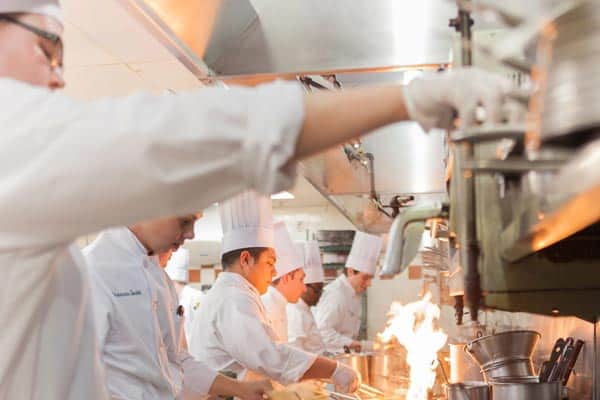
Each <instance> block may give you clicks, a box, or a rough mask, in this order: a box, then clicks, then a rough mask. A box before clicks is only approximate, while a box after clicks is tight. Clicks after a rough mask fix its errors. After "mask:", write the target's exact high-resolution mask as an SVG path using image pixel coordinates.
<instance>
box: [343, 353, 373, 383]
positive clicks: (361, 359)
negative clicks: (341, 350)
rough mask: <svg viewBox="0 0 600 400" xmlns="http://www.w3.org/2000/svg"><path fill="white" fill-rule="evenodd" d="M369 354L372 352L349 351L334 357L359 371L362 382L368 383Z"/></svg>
mask: <svg viewBox="0 0 600 400" xmlns="http://www.w3.org/2000/svg"><path fill="white" fill-rule="evenodd" d="M371 356H372V353H349V354H340V355H337V356H335V359H336V360H337V361H339V362H342V363H344V364H346V365H348V366H350V367H351V368H352V369H354V370H355V371H356V372H358V373H360V376H361V378H362V382H363V383H366V384H367V385H370V384H371V381H370V380H369V362H370V358H371Z"/></svg>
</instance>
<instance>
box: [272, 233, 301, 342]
mask: <svg viewBox="0 0 600 400" xmlns="http://www.w3.org/2000/svg"><path fill="white" fill-rule="evenodd" d="M273 231H274V238H273V241H274V244H275V257H276V259H277V261H276V262H275V271H276V273H275V277H274V278H273V282H272V283H271V285H270V286H269V288H268V289H267V293H265V294H263V295H262V296H261V300H262V302H263V304H264V306H265V311H266V313H267V317H268V318H269V321H271V325H272V327H273V330H275V333H276V334H277V337H278V338H279V340H280V341H282V342H284V343H287V342H288V318H287V311H286V307H287V305H288V304H294V303H297V302H298V300H299V299H300V296H301V295H302V294H303V293H304V292H305V291H306V286H305V285H304V276H305V273H304V258H303V257H302V256H303V254H302V253H300V252H298V249H297V247H296V245H295V244H294V242H293V241H292V238H291V237H290V234H289V232H288V230H287V228H286V227H285V223H283V222H277V223H275V225H274V226H273Z"/></svg>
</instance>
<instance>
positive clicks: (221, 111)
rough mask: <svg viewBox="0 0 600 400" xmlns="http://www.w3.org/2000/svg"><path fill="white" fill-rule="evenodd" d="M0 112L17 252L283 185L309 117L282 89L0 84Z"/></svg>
mask: <svg viewBox="0 0 600 400" xmlns="http://www.w3.org/2000/svg"><path fill="white" fill-rule="evenodd" d="M0 104H2V113H0V126H2V135H0V182H2V186H1V188H0V210H3V211H2V212H1V214H0V215H1V218H0V232H3V234H2V246H8V247H13V248H14V247H20V246H23V245H48V244H53V243H63V242H65V241H70V240H72V239H74V238H76V237H78V236H80V235H83V234H87V233H91V232H97V231H99V230H101V229H103V228H105V227H109V226H116V225H127V224H130V223H134V222H138V221H140V220H145V219H149V218H153V217H161V216H171V215H183V214H188V213H192V212H197V211H198V210H201V209H202V208H204V207H206V206H207V205H209V204H212V203H214V202H215V201H220V200H223V199H226V198H229V197H231V196H233V195H235V194H237V193H238V192H240V191H242V190H244V189H248V188H252V189H255V190H258V191H260V192H263V193H272V192H276V191H280V190H283V189H284V188H288V187H290V186H291V185H292V184H293V180H294V177H295V167H294V166H293V165H291V166H290V164H289V160H290V159H291V157H292V155H293V153H294V150H295V146H296V141H297V137H298V134H299V132H300V130H301V128H302V124H303V120H304V100H303V93H302V89H301V88H300V86H299V85H296V84H293V83H281V82H279V83H274V84H268V85H263V86H259V87H256V88H231V89H229V90H226V89H222V88H212V87H211V88H202V89H199V90H195V91H190V92H187V93H181V94H177V95H172V94H165V95H162V96H154V95H148V94H137V95H134V96H130V97H127V98H120V99H106V100H100V101H93V102H75V101H72V100H71V99H69V98H67V97H66V96H64V95H62V94H59V93H52V92H49V91H48V90H45V89H42V88H34V87H31V86H29V85H26V84H22V83H19V82H16V81H12V80H9V79H0ZM24 242H25V243H24ZM32 242H33V243H32Z"/></svg>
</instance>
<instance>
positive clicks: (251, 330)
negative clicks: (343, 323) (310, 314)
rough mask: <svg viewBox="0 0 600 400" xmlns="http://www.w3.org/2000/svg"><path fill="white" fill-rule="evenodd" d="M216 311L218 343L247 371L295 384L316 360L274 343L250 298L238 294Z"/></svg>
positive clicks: (259, 312)
mask: <svg viewBox="0 0 600 400" xmlns="http://www.w3.org/2000/svg"><path fill="white" fill-rule="evenodd" d="M219 311H220V312H219V315H218V316H217V321H216V323H217V332H218V333H219V335H220V336H219V340H220V341H221V342H222V344H223V347H224V349H225V350H226V351H227V352H228V353H229V355H230V356H231V357H233V358H234V359H236V360H238V362H239V363H240V364H242V365H243V366H244V367H246V368H248V369H251V370H253V371H255V372H258V373H259V374H261V375H264V376H268V377H269V378H271V379H274V380H276V381H279V382H281V383H283V384H289V383H292V382H298V381H299V380H300V379H301V378H302V376H304V374H305V373H306V371H307V370H308V369H309V368H310V366H311V365H312V364H313V363H314V361H315V359H316V358H317V355H315V354H311V353H307V352H305V351H303V350H300V349H297V348H295V347H292V346H290V345H289V344H287V343H281V342H279V343H278V342H276V341H275V338H276V334H275V332H274V331H273V330H272V328H271V327H270V326H269V325H268V323H267V322H266V321H265V320H264V318H263V317H262V315H261V311H260V306H259V304H257V301H256V299H253V298H252V297H251V296H246V295H239V296H238V297H237V298H234V299H231V301H228V302H226V303H225V307H222V309H221V310H219ZM240 327H244V329H243V330H240Z"/></svg>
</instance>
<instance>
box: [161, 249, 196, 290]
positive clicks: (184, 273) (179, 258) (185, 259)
mask: <svg viewBox="0 0 600 400" xmlns="http://www.w3.org/2000/svg"><path fill="white" fill-rule="evenodd" d="M189 266H190V251H189V250H188V249H184V248H180V249H179V250H177V251H176V252H174V253H173V254H171V258H170V259H169V261H168V262H167V266H166V267H165V272H166V273H167V275H169V278H171V280H173V281H177V282H185V283H187V282H188V281H189V274H188V267H189Z"/></svg>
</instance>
